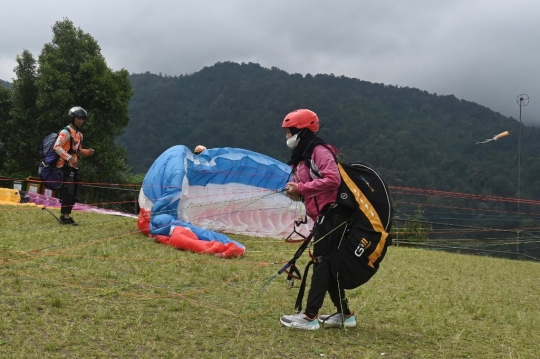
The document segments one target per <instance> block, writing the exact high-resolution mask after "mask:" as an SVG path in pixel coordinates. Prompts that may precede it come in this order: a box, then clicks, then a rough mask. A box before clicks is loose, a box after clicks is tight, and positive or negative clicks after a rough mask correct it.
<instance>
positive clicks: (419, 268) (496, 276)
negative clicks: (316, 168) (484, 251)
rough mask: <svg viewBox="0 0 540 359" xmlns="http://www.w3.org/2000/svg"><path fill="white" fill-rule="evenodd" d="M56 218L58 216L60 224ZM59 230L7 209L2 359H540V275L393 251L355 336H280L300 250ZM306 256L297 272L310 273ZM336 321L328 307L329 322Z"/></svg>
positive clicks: (123, 226) (3, 213) (34, 213)
mask: <svg viewBox="0 0 540 359" xmlns="http://www.w3.org/2000/svg"><path fill="white" fill-rule="evenodd" d="M53 211H55V212H58V211H57V210H53ZM74 216H75V218H76V219H77V220H78V222H79V223H80V225H79V226H78V227H62V226H59V225H58V224H57V223H55V222H54V220H53V218H52V217H51V216H50V215H49V214H48V213H46V212H45V211H42V210H40V209H39V208H36V207H31V206H0V268H1V270H0V287H1V288H2V291H0V311H1V312H2V313H3V315H2V316H1V317H0V356H1V357H2V358H46V357H50V358H75V357H86V358H88V357H102V358H120V357H122V358H238V357H244V358H293V357H295V358H296V357H298V358H321V357H324V358H437V359H441V358H452V359H454V358H483V359H495V358H497V359H499V358H537V357H538V353H539V352H540V344H539V343H540V322H539V320H540V319H539V318H540V308H539V307H538V302H539V301H540V286H539V283H538V273H539V272H540V263H537V262H523V261H511V260H505V259H497V258H489V257H479V256H467V255H458V254H450V253H444V252H435V251H428V250H419V249H409V248H403V247H390V248H389V251H388V254H387V257H386V258H385V260H384V261H383V263H382V264H381V268H380V270H379V272H378V273H377V274H376V275H375V277H374V278H373V279H372V280H371V281H370V282H368V283H367V284H366V285H365V286H363V287H361V288H358V289H355V290H352V291H349V292H348V297H349V300H350V303H351V306H352V308H354V309H355V310H356V311H357V318H358V326H357V327H356V328H353V329H349V330H347V331H343V330H335V329H322V330H319V331H316V332H309V333H308V332H302V331H293V330H290V329H288V328H285V327H282V326H281V325H280V324H279V320H278V319H279V316H280V315H282V314H290V313H291V312H292V308H293V306H294V301H295V298H296V293H297V289H296V288H293V289H290V288H288V287H287V285H286V284H285V281H284V280H285V278H284V277H283V276H282V277H278V278H276V279H275V280H274V281H273V282H271V283H270V284H269V285H268V287H267V288H263V286H264V284H265V282H266V280H267V279H268V278H269V277H270V276H272V275H273V274H274V273H275V271H276V270H278V269H279V268H280V267H281V265H282V263H283V262H284V261H287V260H288V259H290V257H291V256H292V255H293V253H294V251H295V250H296V248H297V245H291V244H285V243H283V241H279V240H271V239H262V238H248V237H242V236H234V239H236V240H238V241H240V242H242V243H243V244H244V245H245V246H246V248H247V252H246V255H245V256H244V257H242V258H237V259H232V260H223V259H220V258H216V257H212V256H206V255H196V254H193V253H188V252H181V251H178V250H175V249H173V248H171V247H168V246H165V245H161V244H157V243H155V242H154V241H153V240H152V239H150V238H148V237H146V236H144V235H142V234H140V233H138V231H137V227H136V220H135V219H133V218H126V217H117V216H105V215H99V214H92V213H74ZM305 261H306V258H305V256H304V258H303V262H302V263H301V267H303V264H305ZM323 311H324V312H331V311H332V308H331V307H330V306H329V305H328V300H327V301H326V303H325V307H324V308H323Z"/></svg>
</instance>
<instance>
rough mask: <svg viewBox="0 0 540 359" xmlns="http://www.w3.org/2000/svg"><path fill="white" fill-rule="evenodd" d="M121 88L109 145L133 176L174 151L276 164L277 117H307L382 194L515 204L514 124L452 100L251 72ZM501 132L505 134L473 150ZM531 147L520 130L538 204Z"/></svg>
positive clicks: (229, 68) (144, 78) (529, 135)
mask: <svg viewBox="0 0 540 359" xmlns="http://www.w3.org/2000/svg"><path fill="white" fill-rule="evenodd" d="M130 78H131V82H132V85H133V91H134V94H135V95H134V96H133V98H132V99H131V101H130V104H129V115H130V119H131V120H130V123H129V125H128V126H127V127H126V131H125V134H124V135H123V136H121V137H120V138H119V140H118V142H119V144H121V145H123V146H125V147H126V148H127V154H128V158H129V165H130V166H131V167H132V171H133V172H145V171H146V170H147V169H148V168H149V166H150V165H151V164H152V163H153V161H154V160H155V159H156V158H157V157H158V156H159V155H160V154H161V153H162V152H163V151H164V150H165V149H167V148H169V147H171V146H173V145H177V144H184V145H187V146H189V147H190V148H193V147H194V146H195V145H198V144H203V145H205V146H207V147H240V148H245V149H249V150H253V151H257V152H260V153H263V154H266V155H269V156H272V157H275V158H277V159H279V160H282V161H286V160H287V159H288V155H289V150H288V148H287V146H286V145H285V136H284V131H283V130H281V122H282V120H283V117H284V116H285V115H286V114H287V113H288V112H289V111H292V110H294V109H298V108H309V109H311V110H313V111H315V112H316V113H317V114H318V115H319V118H320V120H321V123H322V124H323V127H322V129H321V131H320V134H319V135H320V137H322V138H323V139H325V140H326V141H327V142H330V143H332V144H334V145H335V146H336V147H338V148H339V149H340V152H341V153H342V155H344V156H345V160H362V161H365V162H369V163H371V164H373V165H374V166H376V167H378V168H379V169H380V170H381V172H382V173H383V174H384V176H385V178H386V180H387V182H388V183H389V184H390V185H397V186H410V187H417V188H430V189H437V190H447V191H459V192H468V193H476V194H486V195H498V196H515V195H516V191H517V177H518V175H517V169H518V138H519V136H518V133H519V122H518V121H517V120H515V119H512V118H507V117H505V116H503V115H501V114H499V113H496V112H494V111H492V110H490V109H489V108H486V107H484V106H481V105H478V104H476V103H473V102H469V101H465V100H459V99H457V98H456V97H454V96H452V95H449V96H439V95H437V94H429V93H428V92H426V91H422V90H419V89H414V88H408V87H396V86H389V85H384V84H377V83H370V82H366V81H361V80H358V79H352V78H347V77H343V76H341V77H336V76H334V75H314V76H312V75H306V76H302V75H300V74H289V73H287V72H285V71H282V70H280V69H277V68H272V69H267V68H263V67H261V66H259V65H258V64H253V63H249V64H237V63H230V62H227V63H217V64H215V65H214V66H211V67H205V68H204V69H202V70H201V71H199V72H196V73H194V74H190V75H182V76H178V77H176V76H175V77H170V76H162V75H161V74H160V75H155V74H151V73H148V72H147V73H144V74H132V75H131V76H130ZM507 130H508V131H514V132H511V134H510V135H509V136H508V137H505V138H503V139H501V140H498V141H493V142H489V143H487V144H476V142H478V141H482V140H484V139H487V138H491V137H493V136H494V135H496V134H498V133H500V132H503V131H507ZM539 138H540V131H539V130H538V129H536V128H530V127H522V135H521V139H522V144H521V164H522V165H521V169H522V173H521V183H522V185H521V186H522V188H521V195H522V197H527V196H528V197H531V198H534V197H539V196H540V178H538V173H540V158H538V153H539V152H540V141H539Z"/></svg>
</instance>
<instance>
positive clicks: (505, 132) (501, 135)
mask: <svg viewBox="0 0 540 359" xmlns="http://www.w3.org/2000/svg"><path fill="white" fill-rule="evenodd" d="M509 134H510V132H508V131H504V132H501V133H499V134H498V135H497V136H495V137H493V139H494V140H498V139H499V138H501V137H504V136H508V135H509Z"/></svg>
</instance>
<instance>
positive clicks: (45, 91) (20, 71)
mask: <svg viewBox="0 0 540 359" xmlns="http://www.w3.org/2000/svg"><path fill="white" fill-rule="evenodd" d="M52 30H53V39H52V41H51V42H50V43H48V44H45V46H44V47H43V50H42V52H41V54H40V56H39V59H38V63H37V65H39V66H36V63H35V61H34V62H32V60H33V58H32V55H31V54H30V53H29V52H27V51H25V52H24V53H23V55H22V56H19V57H18V66H17V67H16V69H15V72H16V74H17V79H16V80H15V81H14V83H13V93H14V96H13V97H14V103H13V110H12V116H13V128H16V129H17V130H18V133H19V134H20V135H19V136H18V137H19V138H20V139H22V141H21V142H18V143H17V142H13V141H11V144H10V146H9V147H8V149H7V150H8V151H9V152H10V154H11V153H12V154H14V155H15V154H17V155H16V156H15V157H14V160H13V161H11V162H10V163H9V166H8V169H9V171H11V172H18V173H21V174H28V175H30V174H34V173H35V172H36V169H37V166H36V162H35V161H34V159H36V156H37V148H38V147H39V144H40V141H41V139H42V138H43V137H44V136H46V135H47V134H49V133H51V132H57V131H58V130H60V129H61V128H62V127H63V126H66V125H67V124H68V119H67V113H68V110H69V109H70V108H71V107H73V106H81V107H83V108H84V109H85V110H86V111H87V112H88V120H87V121H86V122H85V124H84V127H83V129H82V132H83V133H84V138H85V139H84V142H83V146H85V147H87V148H88V147H92V148H94V149H95V150H96V155H95V156H93V157H89V158H88V159H84V160H83V161H84V162H83V163H84V164H83V166H84V167H85V168H84V171H83V173H84V174H83V176H84V178H85V180H87V181H111V182H115V181H118V180H120V179H121V177H122V175H123V174H124V173H125V171H126V170H127V166H126V161H125V150H124V149H123V148H120V147H118V146H117V145H116V144H115V140H116V137H118V136H119V135H121V134H122V133H123V131H124V128H125V126H126V125H127V124H128V122H129V117H128V102H129V99H130V98H131V96H132V91H131V84H130V81H129V73H128V72H127V71H126V70H124V69H122V70H120V71H116V72H115V71H112V70H111V69H109V68H108V67H107V64H106V62H105V59H104V57H103V56H102V55H101V49H100V47H99V45H98V44H97V42H96V41H95V40H94V39H93V38H92V36H90V35H89V34H85V33H84V32H83V31H82V30H81V29H80V28H75V26H74V25H73V23H72V22H71V21H70V20H68V19H64V20H63V21H58V22H56V23H55V24H54V26H53V27H52ZM32 90H35V92H34V91H32ZM15 99H17V100H16V101H15Z"/></svg>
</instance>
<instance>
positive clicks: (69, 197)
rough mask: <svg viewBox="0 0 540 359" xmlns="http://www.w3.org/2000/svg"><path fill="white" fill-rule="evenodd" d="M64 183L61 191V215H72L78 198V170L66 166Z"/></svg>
mask: <svg viewBox="0 0 540 359" xmlns="http://www.w3.org/2000/svg"><path fill="white" fill-rule="evenodd" d="M63 170H64V181H63V184H62V188H61V189H60V203H61V204H62V207H61V209H60V213H62V214H70V213H71V210H72V209H73V205H75V198H77V187H78V185H79V183H78V182H79V174H78V170H77V169H76V168H73V167H69V166H64V168H63Z"/></svg>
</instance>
